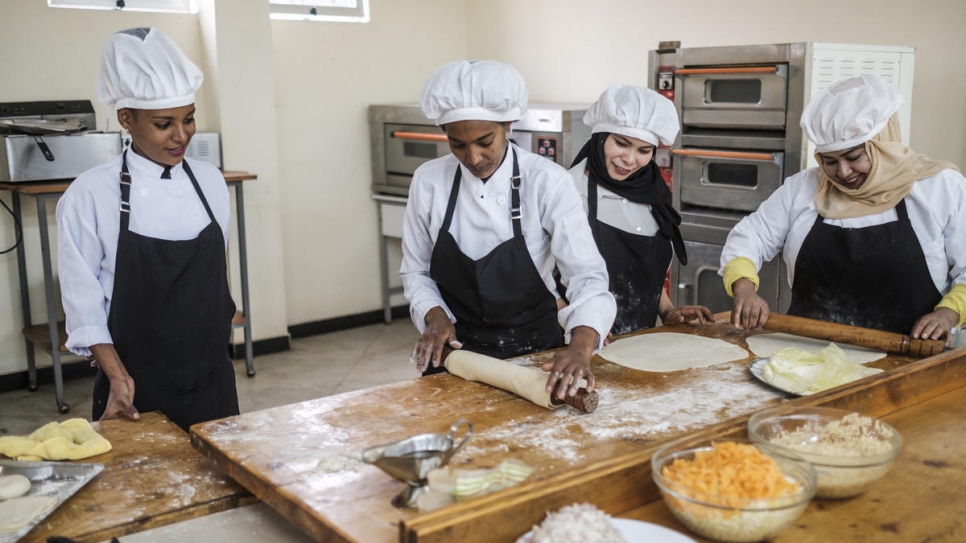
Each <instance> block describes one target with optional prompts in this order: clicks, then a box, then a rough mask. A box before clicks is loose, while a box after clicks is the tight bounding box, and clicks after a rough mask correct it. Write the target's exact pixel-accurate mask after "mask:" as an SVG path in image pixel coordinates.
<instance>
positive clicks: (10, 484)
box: [0, 473, 30, 500]
mask: <svg viewBox="0 0 966 543" xmlns="http://www.w3.org/2000/svg"><path fill="white" fill-rule="evenodd" d="M29 490H30V479H28V478H26V477H24V476H23V475H20V474H19V473H14V474H13V475H4V476H3V477H0V500H11V499H13V498H19V497H20V496H23V495H24V494H26V493H27V492H28V491H29Z"/></svg>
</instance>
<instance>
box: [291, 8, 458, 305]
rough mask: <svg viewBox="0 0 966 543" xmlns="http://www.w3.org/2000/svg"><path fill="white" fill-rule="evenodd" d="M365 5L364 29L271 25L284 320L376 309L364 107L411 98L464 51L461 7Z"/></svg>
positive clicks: (374, 246)
mask: <svg viewBox="0 0 966 543" xmlns="http://www.w3.org/2000/svg"><path fill="white" fill-rule="evenodd" d="M370 7H371V9H372V21H371V22H370V23H368V24H345V23H343V24H333V23H321V24H320V23H315V24H311V23H305V22H300V21H273V23H272V28H273V33H274V42H275V63H276V64H275V70H276V71H275V84H276V89H277V91H276V92H277V96H278V104H277V105H278V136H279V140H278V141H279V163H280V165H281V177H282V180H283V182H282V193H283V195H284V199H283V201H282V223H283V226H284V228H283V232H284V236H283V243H284V245H285V289H286V296H287V307H288V321H289V323H290V324H301V323H306V322H312V321H316V320H321V319H327V318H332V317H339V316H344V315H352V314H356V313H361V312H366V311H372V310H376V309H380V308H381V305H382V301H381V291H380V288H379V284H380V283H379V273H380V272H379V252H378V245H377V243H378V235H379V234H378V225H377V218H376V207H375V203H374V202H373V200H372V199H371V194H372V192H371V184H372V173H371V168H370V150H369V129H368V124H367V117H366V115H367V108H368V106H369V105H370V104H385V103H390V104H391V103H402V102H417V101H418V100H419V96H420V93H421V92H422V88H423V83H424V82H425V81H426V79H428V78H429V76H430V75H432V73H433V71H435V70H436V68H438V67H439V66H440V65H442V64H444V63H445V62H449V61H452V60H458V59H461V58H464V57H465V56H466V39H465V34H466V23H465V20H466V18H465V5H464V3H463V2H455V1H452V0H405V1H400V0H372V2H371V6H370ZM398 270H399V268H398V263H397V264H396V265H395V267H394V269H392V274H393V275H394V276H395V277H394V279H395V281H396V283H398V273H397V272H398ZM402 302H404V301H402Z"/></svg>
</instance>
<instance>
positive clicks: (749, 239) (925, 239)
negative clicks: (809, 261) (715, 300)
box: [718, 167, 966, 294]
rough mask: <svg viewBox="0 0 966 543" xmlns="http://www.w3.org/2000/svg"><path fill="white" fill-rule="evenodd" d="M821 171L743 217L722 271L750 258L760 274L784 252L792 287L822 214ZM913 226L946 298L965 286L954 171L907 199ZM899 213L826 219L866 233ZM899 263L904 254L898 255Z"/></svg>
mask: <svg viewBox="0 0 966 543" xmlns="http://www.w3.org/2000/svg"><path fill="white" fill-rule="evenodd" d="M819 175H820V171H819V168H817V167H815V168H809V169H807V170H804V171H801V172H799V173H797V174H795V175H793V176H792V177H789V178H788V179H786V180H785V183H784V184H783V185H782V186H781V187H779V188H778V190H776V191H775V192H774V193H772V195H771V196H769V197H768V199H767V200H765V201H764V202H762V204H761V205H760V206H759V207H758V210H757V211H755V212H754V213H752V214H751V215H748V216H747V217H745V218H743V219H742V220H741V222H739V223H738V224H737V225H736V226H735V227H734V229H732V231H731V233H730V234H728V240H727V242H725V247H724V251H723V252H722V253H721V269H720V270H719V271H718V273H719V275H723V273H724V266H725V264H727V263H728V262H729V261H731V260H732V259H733V258H737V257H745V258H747V259H749V260H751V261H752V262H753V263H754V264H755V267H756V268H757V269H758V270H760V269H761V266H762V264H763V263H765V262H767V261H769V260H771V259H772V258H774V257H775V256H777V254H778V252H779V251H782V257H783V259H784V260H785V265H786V268H787V269H788V284H789V285H794V284H795V261H796V259H797V258H798V252H799V251H800V250H801V248H802V243H804V241H805V237H806V236H807V235H808V233H809V231H811V229H812V225H813V224H814V223H815V218H816V217H817V216H818V211H817V210H816V208H815V190H816V188H817V187H818V181H819ZM905 200H906V211H907V212H908V214H909V221H910V223H911V224H912V227H913V229H914V230H915V232H916V236H917V237H918V238H919V243H920V245H922V252H923V254H924V255H925V257H926V265H927V266H928V267H929V275H930V276H931V277H932V280H933V283H935V285H936V289H937V290H939V292H940V293H941V294H946V293H947V292H949V289H950V288H951V286H952V284H953V283H966V179H964V178H963V176H962V175H961V174H960V173H959V172H956V171H955V170H944V171H942V172H939V173H938V174H936V175H934V176H932V177H928V178H926V179H922V180H920V181H916V182H915V184H913V186H912V190H911V191H910V192H909V194H908V195H906V198H905ZM898 218H899V216H898V213H897V212H896V210H895V208H892V209H890V210H888V211H885V212H883V213H879V214H876V215H867V216H865V217H857V218H852V219H825V222H826V224H830V225H833V226H838V227H842V228H863V227H866V226H876V225H880V224H884V223H888V222H892V221H896V220H898ZM895 256H896V258H897V259H902V258H904V255H895Z"/></svg>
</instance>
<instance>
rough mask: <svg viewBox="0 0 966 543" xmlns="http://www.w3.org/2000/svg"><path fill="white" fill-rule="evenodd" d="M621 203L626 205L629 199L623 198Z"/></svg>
mask: <svg viewBox="0 0 966 543" xmlns="http://www.w3.org/2000/svg"><path fill="white" fill-rule="evenodd" d="M621 202H624V203H625V204H626V203H627V198H621ZM638 230H640V228H638Z"/></svg>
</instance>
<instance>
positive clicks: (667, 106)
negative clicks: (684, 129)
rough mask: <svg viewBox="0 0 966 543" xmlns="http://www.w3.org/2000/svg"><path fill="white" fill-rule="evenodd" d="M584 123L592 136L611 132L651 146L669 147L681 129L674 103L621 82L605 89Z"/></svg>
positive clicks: (585, 116)
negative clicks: (588, 127)
mask: <svg viewBox="0 0 966 543" xmlns="http://www.w3.org/2000/svg"><path fill="white" fill-rule="evenodd" d="M584 124H586V125H587V126H590V127H591V128H592V130H591V133H593V134H596V133H598V132H611V133H614V134H621V135H623V136H628V137H631V138H637V139H640V140H644V141H646V142H648V143H650V144H651V145H659V144H664V145H671V144H672V143H674V138H675V137H676V136H677V135H678V130H679V129H680V126H679V124H678V113H677V110H675V109H674V103H673V102H671V101H670V100H668V99H667V98H665V97H664V96H661V95H660V94H658V93H656V92H654V91H652V90H651V89H648V88H645V87H632V86H625V85H621V84H620V83H614V84H613V85H611V86H610V87H607V90H605V91H604V93H603V94H601V95H600V98H598V99H597V101H596V102H594V104H593V105H592V106H590V109H588V110H587V113H586V114H584Z"/></svg>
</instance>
